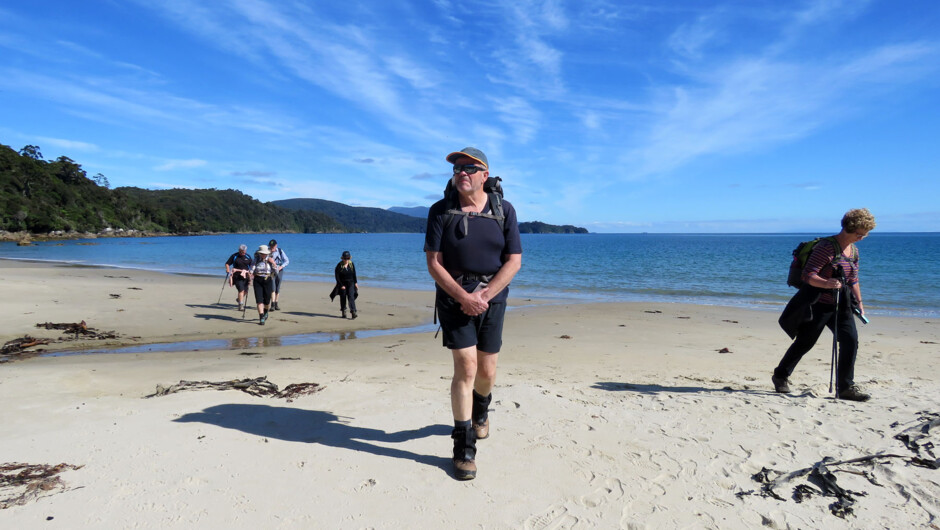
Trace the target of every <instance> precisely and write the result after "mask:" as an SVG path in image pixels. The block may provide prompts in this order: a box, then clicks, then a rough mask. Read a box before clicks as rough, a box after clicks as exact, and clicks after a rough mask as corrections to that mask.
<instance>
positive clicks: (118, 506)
mask: <svg viewBox="0 0 940 530" xmlns="http://www.w3.org/2000/svg"><path fill="white" fill-rule="evenodd" d="M0 271H2V273H3V275H2V277H3V280H2V286H3V292H4V294H5V295H6V296H4V297H3V298H2V299H0V307H2V315H3V322H4V325H3V326H2V329H0V342H7V341H10V340H14V339H17V338H21V337H23V336H24V335H30V336H32V337H38V338H47V339H58V338H60V337H62V336H63V334H62V332H61V331H59V330H47V329H41V328H37V327H36V326H35V325H36V324H37V323H44V322H53V323H67V322H80V321H85V322H86V324H87V325H88V326H89V327H91V328H94V329H96V330H98V331H113V332H114V333H115V334H116V338H112V339H105V340H78V341H68V342H52V343H50V344H47V345H45V346H41V347H42V348H44V349H45V350H46V351H47V352H48V351H54V350H61V351H76V350H79V349H81V348H101V347H105V346H107V347H115V346H127V345H144V344H159V343H169V342H184V341H195V340H207V339H224V340H225V341H229V342H230V344H229V345H228V346H226V347H224V348H218V349H209V350H206V349H203V350H200V351H187V352H160V351H153V352H144V353H121V354H83V355H65V356H42V355H40V356H33V357H29V358H23V359H15V360H10V361H9V362H4V363H0V401H2V403H3V404H4V406H3V407H2V408H0V425H2V426H3V428H2V429H0V464H10V463H23V464H50V465H56V464H60V463H66V464H70V465H73V466H81V467H78V468H77V469H68V470H64V471H63V472H62V473H61V474H60V475H58V476H59V478H60V480H61V485H59V486H56V487H53V486H51V485H50V486H48V487H47V488H42V491H41V493H40V494H39V495H38V496H36V497H35V498H32V499H30V500H29V501H28V502H25V503H24V504H16V505H12V506H9V507H7V508H5V509H0V527H4V528H38V527H43V528H70V529H73V528H196V527H198V528H220V527H232V528H250V527H264V528H421V527H423V528H525V529H555V528H657V529H658V528H732V529H736V528H741V529H744V528H758V527H768V528H821V527H826V528H915V527H916V528H940V501H938V500H937V499H940V470H936V469H929V468H927V467H923V466H922V465H917V463H916V462H915V461H913V459H914V458H915V457H918V458H926V459H929V458H931V456H932V455H931V454H930V453H929V450H927V449H923V448H922V449H921V451H920V452H919V453H916V452H915V451H913V450H912V449H910V448H909V447H908V446H906V445H905V444H904V443H903V442H902V441H901V440H898V439H896V438H895V436H896V435H898V434H899V433H902V432H904V431H905V430H907V429H911V428H914V427H917V426H918V425H922V424H924V423H925V422H929V421H931V420H936V419H938V418H940V416H938V413H940V370H937V359H938V344H940V321H937V320H932V319H923V318H889V317H877V318H872V322H871V323H870V324H868V325H867V326H864V327H862V326H861V325H860V329H859V335H860V347H859V357H858V362H857V366H856V381H857V382H858V383H859V384H860V385H861V386H862V387H863V388H865V389H866V390H867V391H869V392H870V393H871V394H872V395H873V399H872V400H871V401H870V402H867V403H853V402H845V401H836V400H833V399H832V398H831V395H830V394H829V393H828V384H829V360H830V348H831V335H827V334H824V335H823V337H822V339H821V340H820V342H819V343H818V344H817V346H816V348H815V349H814V350H813V351H812V352H810V353H809V354H808V355H807V356H806V357H805V358H804V360H803V362H802V363H801V364H800V366H799V367H798V368H797V371H796V372H795V373H794V374H793V377H792V382H793V392H792V393H791V394H789V395H782V394H776V393H774V392H773V387H772V385H771V382H770V375H771V371H772V369H773V367H774V366H775V365H776V363H777V361H778V360H779V358H780V356H781V355H782V353H783V351H784V350H785V349H786V347H787V346H788V345H789V339H788V338H787V336H786V335H785V334H784V333H783V332H782V331H781V330H780V329H779V327H778V326H777V322H776V320H777V317H778V313H776V312H772V311H758V310H749V309H740V308H727V307H717V306H695V305H681V304H657V303H594V304H573V303H565V302H561V301H557V300H555V301H553V300H527V299H519V298H513V297H511V298H510V306H511V308H512V309H511V310H510V311H509V312H508V313H507V320H506V331H505V336H504V345H503V352H502V354H501V355H500V373H499V377H498V380H497V386H496V389H495V390H494V401H493V405H492V411H491V413H490V418H491V423H492V435H491V436H490V438H488V439H486V440H482V441H480V442H479V443H478V449H479V453H478V456H477V465H478V467H479V473H478V476H477V478H476V479H475V480H472V481H469V482H459V481H456V480H454V478H453V476H452V471H451V462H450V455H449V453H450V449H451V439H450V431H451V428H452V416H451V412H450V404H449V397H448V393H449V387H450V377H451V374H452V367H451V359H450V355H449V352H448V351H447V350H445V349H443V348H442V347H441V345H440V339H439V338H438V339H435V338H434V336H433V335H434V333H433V331H423V332H420V333H390V334H384V335H370V333H371V332H372V331H373V330H380V329H398V328H412V327H415V326H427V325H429V324H430V323H431V317H432V301H433V294H432V293H431V291H427V292H415V291H398V290H388V289H375V288H371V287H370V286H369V285H368V282H360V287H361V296H360V298H359V305H360V308H359V309H360V313H359V314H360V317H359V318H358V319H357V320H355V321H352V320H343V319H341V318H339V307H338V303H331V302H330V300H329V298H328V296H327V295H328V293H329V291H330V289H331V287H332V286H331V285H327V284H322V283H299V282H294V283H290V282H287V283H285V286H284V289H283V294H282V298H281V300H282V303H281V305H282V306H283V308H284V310H283V311H280V312H275V313H273V314H272V316H271V318H270V319H269V320H268V323H267V325H265V326H259V325H258V324H257V315H256V314H255V315H254V318H248V319H245V320H243V319H242V318H241V312H239V311H236V308H235V303H234V291H233V290H232V289H231V288H226V289H225V290H224V291H222V292H221V295H222V298H221V303H216V302H217V300H218V299H219V296H220V286H221V279H222V278H221V276H220V277H218V278H206V277H196V276H179V275H166V274H160V273H153V272H144V271H136V270H125V269H105V268H94V267H74V266H55V265H50V264H40V263H27V262H15V261H8V260H0ZM429 283H430V280H429ZM115 295H117V296H115ZM251 312H252V309H249V310H248V313H247V316H248V317H252V313H251ZM309 333H327V334H331V336H332V337H334V338H333V339H332V340H329V341H327V342H320V343H314V344H293V345H292V344H284V341H283V340H282V337H286V336H297V335H302V334H309ZM357 333H358V335H357ZM259 377H266V378H267V380H268V381H270V382H273V383H275V384H276V385H277V386H278V387H279V388H284V387H286V386H287V385H289V384H293V383H316V384H318V385H319V388H320V390H319V391H318V392H316V393H312V394H309V395H303V396H299V397H296V398H295V399H293V400H292V401H288V400H287V399H279V398H275V397H257V396H253V395H250V394H248V393H245V392H241V391H238V390H224V391H217V390H187V391H181V392H177V393H172V394H168V395H164V396H157V397H149V398H148V397H146V396H148V395H152V394H154V393H155V392H156V389H157V387H158V386H162V387H169V386H170V385H173V384H175V383H178V382H180V381H183V380H185V381H211V382H221V381H229V380H234V379H246V378H259ZM938 431H940V427H934V429H933V431H931V432H930V433H929V434H928V435H927V436H926V437H925V438H924V439H923V440H922V442H930V441H932V442H933V443H935V444H937V445H938V446H940V434H938ZM922 445H923V444H922ZM934 451H936V450H934ZM879 454H881V455H895V456H891V457H888V456H884V457H881V458H875V459H869V460H864V461H861V462H858V463H853V464H843V465H839V466H832V467H830V469H829V471H832V472H833V473H834V475H833V476H834V477H835V479H836V481H837V483H838V486H839V487H841V488H843V489H844V490H848V491H849V495H850V497H853V498H854V499H855V500H854V503H847V504H844V505H843V506H847V509H841V508H839V506H838V505H837V501H838V498H837V497H833V496H823V495H821V494H815V495H813V494H812V490H807V489H803V490H802V491H809V492H810V495H809V498H806V499H804V500H802V502H797V501H796V500H794V491H796V490H797V489H798V488H797V487H798V486H803V485H809V487H811V488H814V489H815V490H816V491H820V490H821V487H820V486H819V485H818V484H814V483H813V482H812V481H811V480H808V477H807V476H796V477H793V478H792V479H790V480H778V482H777V483H776V484H775V485H774V489H773V491H774V492H775V493H776V494H778V495H779V496H780V498H774V497H772V496H768V495H764V496H762V495H760V492H761V488H762V485H761V484H760V483H759V482H757V481H756V480H755V479H754V478H753V476H754V475H755V474H758V473H759V472H761V471H762V470H763V469H765V468H766V469H767V470H770V471H768V472H767V473H768V476H769V477H770V479H771V480H773V479H774V478H778V477H779V474H786V473H790V472H794V471H797V470H801V469H805V468H811V467H813V466H814V465H817V464H819V463H820V462H821V461H823V459H824V458H826V457H830V458H832V459H834V460H835V461H846V460H852V459H858V458H862V457H869V456H872V455H879ZM932 458H933V459H936V456H935V455H934V456H932ZM20 493H22V492H21V491H20V490H16V489H15V488H11V487H2V488H0V503H3V501H4V500H7V499H10V498H12V497H13V496H15V495H18V494H20ZM852 493H854V495H853V494H852ZM863 493H864V494H863ZM833 512H838V513H840V514H841V515H842V516H841V517H840V516H838V515H835V514H834V513H833Z"/></svg>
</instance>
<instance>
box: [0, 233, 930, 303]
mask: <svg viewBox="0 0 940 530" xmlns="http://www.w3.org/2000/svg"><path fill="white" fill-rule="evenodd" d="M818 235H829V234H587V235H562V234H557V235H553V234H541V235H531V234H524V235H523V236H522V245H523V259H522V262H523V265H522V270H521V271H520V273H519V274H518V275H517V276H516V279H515V280H514V281H513V283H512V286H511V296H513V297H515V298H519V297H552V298H557V297H564V298H571V299H574V300H582V301H664V302H683V303H691V304H715V305H731V306H746V307H763V308H767V309H773V310H778V309H780V308H781V307H782V306H783V304H785V303H786V301H787V300H788V299H789V298H790V296H791V295H792V294H793V293H794V292H795V291H794V289H793V288H791V287H787V285H786V276H787V268H788V266H789V263H790V259H791V255H790V253H791V251H792V250H793V247H795V246H796V245H797V243H799V242H800V241H805V240H807V239H812V238H813V237H816V236H818ZM271 237H274V238H275V239H277V240H278V241H279V243H280V246H281V248H283V249H284V251H285V252H286V253H287V255H288V257H289V258H290V265H289V266H288V268H287V275H286V276H285V281H287V282H290V281H316V282H329V283H332V282H333V268H334V266H335V265H336V263H337V262H338V261H339V257H340V254H341V253H342V251H343V250H349V251H350V252H351V253H352V255H353V261H354V262H355V263H356V268H357V271H358V273H359V282H360V285H362V286H363V287H368V286H370V285H373V286H381V287H391V288H400V289H418V290H427V291H430V290H431V289H432V288H433V283H432V281H431V279H430V276H429V275H428V273H427V269H426V267H425V261H424V253H423V252H422V246H423V243H424V235H423V234H275V235H274V236H271V235H257V234H247V235H246V234H231V235H218V236H191V237H155V238H101V239H87V240H69V241H50V242H42V243H36V244H34V245H32V246H25V247H18V246H16V244H15V243H0V258H12V259H25V260H43V261H54V262H67V263H74V264H85V265H108V266H114V267H122V268H132V269H147V270H155V271H163V272H170V273H186V274H200V275H213V276H217V277H218V278H219V280H220V282H221V279H222V278H223V277H224V275H225V271H224V262H225V260H226V259H228V257H229V255H230V254H231V253H232V252H234V251H235V250H237V248H238V245H239V244H240V243H244V244H246V245H248V247H249V251H251V252H253V251H254V249H256V248H257V247H258V245H260V244H266V243H267V242H268V240H269V239H270V238H271ZM858 247H859V252H860V255H861V260H860V265H861V283H862V293H863V294H864V296H865V306H866V309H868V311H869V313H872V314H895V315H898V314H900V315H907V316H924V317H934V318H936V317H940V268H938V267H937V266H936V265H937V264H938V263H940V233H894V234H892V233H878V232H874V233H872V235H870V236H869V237H868V238H866V239H865V240H863V241H862V242H861V244H859V245H858Z"/></svg>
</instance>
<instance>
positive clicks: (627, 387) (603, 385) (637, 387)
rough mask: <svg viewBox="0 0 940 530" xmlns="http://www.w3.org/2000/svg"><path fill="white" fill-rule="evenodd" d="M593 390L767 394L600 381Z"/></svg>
mask: <svg viewBox="0 0 940 530" xmlns="http://www.w3.org/2000/svg"><path fill="white" fill-rule="evenodd" d="M591 388H596V389H597V390H606V391H608V392H639V393H641V394H659V393H661V392H665V393H672V394H698V393H706V392H720V393H723V394H730V393H732V392H744V393H749V394H765V393H766V392H763V391H760V390H754V389H745V388H731V387H730V386H726V387H724V388H705V387H703V386H663V385H641V384H634V383H619V382H613V381H599V382H597V383H594V384H593V385H591Z"/></svg>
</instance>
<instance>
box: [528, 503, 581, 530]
mask: <svg viewBox="0 0 940 530" xmlns="http://www.w3.org/2000/svg"><path fill="white" fill-rule="evenodd" d="M576 524H578V518H577V517H574V516H573V515H571V514H569V513H568V510H567V509H566V508H565V507H564V506H551V507H550V508H549V509H548V510H547V511H546V512H545V513H542V514H539V515H533V516H532V517H529V518H528V519H526V521H525V529H526V530H562V529H565V528H574V527H575V525H576Z"/></svg>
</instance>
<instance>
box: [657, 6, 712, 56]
mask: <svg viewBox="0 0 940 530" xmlns="http://www.w3.org/2000/svg"><path fill="white" fill-rule="evenodd" d="M720 25H721V21H720V17H719V15H718V14H717V13H714V12H713V13H709V14H707V15H701V16H699V17H697V18H696V19H695V20H693V21H691V22H686V23H684V24H681V25H680V26H679V27H678V28H676V30H675V31H674V32H673V33H672V35H670V36H669V39H668V41H667V45H668V46H669V48H671V49H672V51H674V52H675V53H678V54H679V55H681V56H683V57H686V58H693V59H694V58H698V57H700V56H701V54H702V49H703V48H704V47H705V46H706V45H708V44H709V43H710V42H711V41H712V40H714V39H715V38H716V36H717V35H718V33H719V29H718V28H719V26H720Z"/></svg>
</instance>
